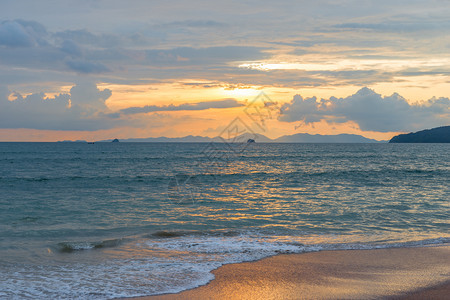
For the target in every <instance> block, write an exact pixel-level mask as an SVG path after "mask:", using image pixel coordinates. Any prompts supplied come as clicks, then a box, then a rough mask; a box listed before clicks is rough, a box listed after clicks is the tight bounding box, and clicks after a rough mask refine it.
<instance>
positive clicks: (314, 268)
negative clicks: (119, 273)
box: [139, 246, 450, 299]
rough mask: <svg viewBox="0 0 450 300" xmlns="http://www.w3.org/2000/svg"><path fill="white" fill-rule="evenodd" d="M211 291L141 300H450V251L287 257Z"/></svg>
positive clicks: (242, 270) (245, 270) (234, 269)
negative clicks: (382, 299)
mask: <svg viewBox="0 0 450 300" xmlns="http://www.w3.org/2000/svg"><path fill="white" fill-rule="evenodd" d="M213 273H214V275H215V277H216V278H215V279H214V280H213V281H211V282H210V283H208V284H207V285H204V286H201V287H198V288H195V289H192V290H187V291H184V292H181V293H178V294H165V295H158V296H149V297H140V298H139V299H379V298H385V299H450V296H449V295H450V293H449V291H450V246H440V247H421V248H392V249H375V250H344V251H323V252H314V253H304V254H282V255H277V256H274V257H269V258H265V259H262V260H259V261H255V262H247V263H240V264H230V265H225V266H222V267H220V268H218V269H217V270H215V271H213Z"/></svg>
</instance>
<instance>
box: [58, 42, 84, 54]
mask: <svg viewBox="0 0 450 300" xmlns="http://www.w3.org/2000/svg"><path fill="white" fill-rule="evenodd" d="M60 49H61V51H63V52H65V53H67V54H69V55H72V56H75V57H79V56H82V54H83V50H82V49H81V47H80V46H79V45H78V44H77V43H75V42H74V41H72V40H64V41H63V42H62V44H61V48H60Z"/></svg>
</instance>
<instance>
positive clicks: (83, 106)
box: [0, 83, 123, 130]
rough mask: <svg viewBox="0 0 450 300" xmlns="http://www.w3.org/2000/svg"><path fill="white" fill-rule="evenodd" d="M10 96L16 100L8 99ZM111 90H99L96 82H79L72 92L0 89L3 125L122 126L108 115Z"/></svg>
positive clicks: (53, 127)
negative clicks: (33, 91) (24, 91)
mask: <svg viewBox="0 0 450 300" xmlns="http://www.w3.org/2000/svg"><path fill="white" fill-rule="evenodd" d="M8 95H9V97H10V98H13V99H14V100H13V101H9V100H8V98H7V97H8ZM110 96H111V91H110V90H108V89H104V90H99V89H98V88H97V86H96V85H95V84H93V83H79V84H78V85H75V86H73V87H72V88H71V90H70V93H61V94H58V95H55V96H51V97H50V96H47V95H46V94H44V93H33V94H30V95H27V96H23V95H22V94H20V93H17V92H13V93H11V92H10V91H8V90H7V89H6V88H5V87H3V88H0V128H33V129H43V130H99V129H108V128H112V127H115V126H119V125H121V124H122V125H123V120H117V118H112V117H109V116H108V115H107V113H108V112H109V111H108V108H107V107H106V105H105V101H106V100H107V99H108V98H109V97H110Z"/></svg>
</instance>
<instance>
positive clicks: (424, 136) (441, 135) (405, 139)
mask: <svg viewBox="0 0 450 300" xmlns="http://www.w3.org/2000/svg"><path fill="white" fill-rule="evenodd" d="M389 143H450V126H442V127H437V128H432V129H426V130H422V131H418V132H412V133H407V134H399V135H397V136H394V137H393V138H392V139H391V140H390V141H389Z"/></svg>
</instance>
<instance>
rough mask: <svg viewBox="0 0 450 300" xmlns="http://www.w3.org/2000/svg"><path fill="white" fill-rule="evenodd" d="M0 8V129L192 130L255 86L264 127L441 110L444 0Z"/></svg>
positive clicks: (292, 129)
mask: <svg viewBox="0 0 450 300" xmlns="http://www.w3.org/2000/svg"><path fill="white" fill-rule="evenodd" d="M23 7H27V8H29V9H26V10H24V9H23ZM0 9H1V11H2V18H0V140H4V139H7V136H8V135H4V136H5V137H2V136H3V133H4V132H7V131H5V130H6V129H20V128H28V129H36V130H54V131H80V133H79V135H78V137H80V138H81V137H82V132H96V131H99V134H101V135H103V136H98V138H99V139H101V138H110V136H108V135H109V134H110V133H108V130H112V129H114V130H115V131H114V133H115V134H117V133H120V129H121V128H124V135H125V134H126V136H127V137H145V136H142V135H143V134H145V133H143V132H142V130H141V131H139V130H138V129H143V128H145V130H147V131H146V132H148V134H147V135H148V136H152V135H157V134H159V133H161V132H164V133H166V134H167V135H172V136H177V135H179V134H181V132H184V131H182V130H181V128H187V127H190V128H191V130H193V132H192V133H194V134H201V133H204V132H211V130H212V128H216V127H217V128H220V127H221V126H222V125H223V123H226V122H227V121H228V120H229V119H230V118H231V115H232V112H233V111H235V110H236V109H239V108H240V107H241V106H242V105H243V103H245V101H247V100H251V97H254V96H255V95H256V94H257V93H258V92H259V91H261V90H264V91H266V93H267V94H269V95H270V97H271V98H273V100H275V101H277V102H279V103H281V110H280V112H279V115H278V117H277V119H276V121H277V122H278V123H277V124H274V125H275V126H277V128H280V129H279V130H280V131H279V132H277V133H275V134H276V135H281V134H292V133H296V132H299V130H306V128H310V127H308V126H309V125H311V124H317V123H319V122H322V124H325V123H326V124H329V126H333V127H336V126H337V127H339V126H341V127H339V128H341V129H340V130H342V131H345V130H346V128H348V127H345V126H344V125H343V124H350V123H353V124H357V125H358V129H357V130H359V131H360V132H362V133H364V132H367V134H368V135H369V137H370V134H369V133H368V132H379V133H386V134H388V133H392V132H400V131H413V130H416V129H422V128H429V127H434V126H439V125H447V124H449V123H450V117H449V107H450V101H449V98H447V97H448V95H449V93H450V86H449V82H450V80H449V76H450V71H449V70H450V54H449V53H450V51H449V48H450V43H449V42H448V41H449V40H450V39H449V38H450V22H449V21H448V15H449V14H450V2H449V1H446V0H430V1H410V0H408V1H406V0H400V1H384V0H381V1H377V2H373V1H352V0H349V1H340V0H339V1H338V0H326V1H325V0H324V1H314V2H311V1H281V2H279V3H277V4H276V5H274V4H273V2H269V1H266V0H263V1H227V2H226V3H223V2H219V1H189V2H188V1H182V0H177V1H174V2H173V3H171V5H170V6H169V5H168V4H167V3H166V2H164V1H151V2H150V1H143V0H134V1H131V2H130V3H128V4H126V3H123V2H122V1H116V0H110V1H95V2H92V1H88V0H81V1H77V2H76V3H74V2H72V1H68V0H63V1H58V2H57V3H55V2H54V1H39V3H37V2H36V1H31V0H19V1H10V0H7V1H2V3H1V4H0ZM361 87H368V88H362V89H361ZM356 91H358V92H356ZM355 92H356V93H355ZM296 94H297V96H293V95H296ZM298 94H301V95H302V96H300V95H298ZM382 95H391V96H382ZM400 95H402V96H400ZM292 97H293V98H292ZM218 99H219V100H218ZM291 99H292V100H291ZM217 111H223V112H224V113H217V114H215V113H214V112H217ZM155 118H156V119H157V120H158V125H154V124H155V122H154V120H155ZM227 118H228V119H227ZM205 120H206V121H205ZM214 120H215V121H214ZM323 122H325V123H323ZM152 124H153V125H152ZM189 124H192V125H191V126H190V125H189ZM202 124H204V125H202ZM152 126H153V127H152ZM177 126H178V127H177ZM156 127H158V130H159V131H152V130H153V128H156ZM162 127H164V128H165V129H164V130H163V129H162ZM296 128H297V129H296ZM330 128H331V127H330ZM2 130H3V131H2ZM155 130H156V129H155ZM161 130H163V131H161ZM183 130H184V129H183ZM296 130H297V131H296ZM321 130H322V131H323V133H325V132H326V131H327V128H326V127H323V128H322V129H321ZM100 131H101V133H100ZM319 133H320V132H319ZM24 134H25V133H24ZM211 134H212V135H214V133H213V132H211Z"/></svg>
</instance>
